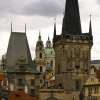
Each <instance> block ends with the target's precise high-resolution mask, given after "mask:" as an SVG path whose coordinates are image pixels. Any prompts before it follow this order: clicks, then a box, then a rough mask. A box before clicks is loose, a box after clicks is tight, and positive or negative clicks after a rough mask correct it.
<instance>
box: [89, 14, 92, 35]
mask: <svg viewBox="0 0 100 100" xmlns="http://www.w3.org/2000/svg"><path fill="white" fill-rule="evenodd" d="M89 34H90V35H92V23H91V15H90V25H89Z"/></svg>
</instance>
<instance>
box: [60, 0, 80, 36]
mask: <svg viewBox="0 0 100 100" xmlns="http://www.w3.org/2000/svg"><path fill="white" fill-rule="evenodd" d="M81 33H82V31H81V22H80V13H79V5H78V0H66V7H65V15H64V19H63V26H62V34H73V35H79V34H81Z"/></svg>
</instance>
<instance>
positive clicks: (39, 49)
mask: <svg viewBox="0 0 100 100" xmlns="http://www.w3.org/2000/svg"><path fill="white" fill-rule="evenodd" d="M35 53H36V58H35V60H36V65H37V70H38V71H39V72H41V73H43V72H44V71H45V54H44V44H43V41H42V39H41V34H40V32H39V36H38V41H37V43H36V50H35Z"/></svg>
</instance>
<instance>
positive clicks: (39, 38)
mask: <svg viewBox="0 0 100 100" xmlns="http://www.w3.org/2000/svg"><path fill="white" fill-rule="evenodd" d="M38 40H40V41H41V32H40V31H39V37H38Z"/></svg>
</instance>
